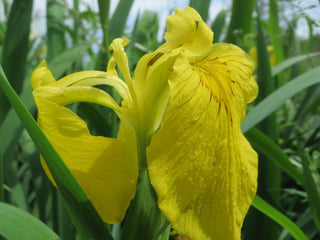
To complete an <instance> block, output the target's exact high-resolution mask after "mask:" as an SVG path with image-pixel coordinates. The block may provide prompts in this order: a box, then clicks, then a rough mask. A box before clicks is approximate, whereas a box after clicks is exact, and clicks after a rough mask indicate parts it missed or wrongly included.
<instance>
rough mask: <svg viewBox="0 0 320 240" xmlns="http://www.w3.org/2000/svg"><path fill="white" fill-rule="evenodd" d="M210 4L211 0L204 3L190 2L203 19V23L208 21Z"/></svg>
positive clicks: (196, 0)
mask: <svg viewBox="0 0 320 240" xmlns="http://www.w3.org/2000/svg"><path fill="white" fill-rule="evenodd" d="M210 2H211V1H210V0H202V1H198V0H190V1H189V6H190V7H193V8H194V9H196V10H197V12H198V13H199V14H200V16H201V17H202V19H203V21H205V22H206V21H207V20H208V14H209V7H210Z"/></svg>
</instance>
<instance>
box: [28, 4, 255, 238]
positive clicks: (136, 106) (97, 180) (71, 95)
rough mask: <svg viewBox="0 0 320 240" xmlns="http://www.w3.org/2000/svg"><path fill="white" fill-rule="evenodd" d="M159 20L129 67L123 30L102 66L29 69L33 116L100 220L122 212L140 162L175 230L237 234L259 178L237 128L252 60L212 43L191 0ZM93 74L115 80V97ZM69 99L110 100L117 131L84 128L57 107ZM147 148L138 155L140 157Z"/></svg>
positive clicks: (249, 89)
mask: <svg viewBox="0 0 320 240" xmlns="http://www.w3.org/2000/svg"><path fill="white" fill-rule="evenodd" d="M167 26H168V30H167V32H166V34H165V39H166V43H164V44H163V45H162V46H160V47H159V48H158V49H157V50H156V51H155V52H153V53H150V54H147V55H145V56H144V57H142V58H141V59H140V61H139V62H138V64H137V67H136V69H135V72H134V74H133V76H131V75H130V71H129V68H128V59H127V56H126V54H125V51H124V46H125V45H126V44H127V40H123V39H115V40H114V42H113V43H112V44H111V46H110V49H111V50H113V58H111V60H110V62H109V65H108V70H107V72H106V73H103V72H97V71H85V72H81V73H75V74H71V75H69V76H67V77H65V78H64V79H61V80H59V81H57V82H56V81H55V80H54V79H53V77H52V76H51V74H50V72H49V70H48V69H47V68H46V66H45V64H42V65H40V66H39V68H38V69H37V70H36V71H35V73H34V75H33V76H32V83H33V86H34V88H35V91H34V97H35V100H36V104H37V106H38V108H39V117H38V122H39V124H40V126H41V127H42V129H43V130H44V132H45V133H46V134H47V136H48V138H49V139H50V141H52V143H53V145H54V146H55V147H56V148H57V151H58V152H59V154H60V155H61V156H62V158H63V159H64V160H65V162H66V164H67V165H68V166H69V168H70V169H71V171H72V172H73V173H74V175H75V177H76V178H77V179H78V181H79V182H80V184H81V185H82V186H83V188H84V190H85V191H86V192H87V195H88V196H89V198H90V199H91V201H92V202H93V204H94V206H95V207H96V208H97V210H98V212H99V213H100V214H101V216H102V218H103V219H104V220H105V221H106V222H108V223H114V222H115V221H121V220H122V219H123V217H124V214H125V212H126V210H127V208H128V206H129V203H130V200H131V199H132V198H133V196H134V193H135V185H136V181H137V177H138V176H137V174H138V168H139V169H140V172H142V171H143V170H144V169H146V168H147V170H148V172H149V176H150V181H151V184H152V186H153V188H154V190H155V192H156V194H157V198H158V205H159V207H160V209H161V211H162V213H163V214H164V215H165V216H166V218H167V219H168V220H169V221H170V223H171V224H172V227H173V228H174V230H175V231H176V232H178V233H179V234H180V235H182V236H185V237H188V238H190V239H200V240H206V239H214V240H220V239H228V240H239V239H240V230H241V226H242V223H243V219H244V217H245V215H246V213H247V211H248V208H249V206H250V204H251V202H252V199H253V198H254V196H255V193H256V187H257V154H256V153H255V152H254V150H253V149H252V148H251V146H250V145H249V143H248V142H247V140H246V139H245V138H244V136H243V135H242V133H241V130H240V124H241V122H242V120H243V119H244V116H245V113H246V104H247V103H249V102H251V101H253V100H254V99H255V97H256V95H257V90H258V89H257V84H256V83H255V81H254V80H253V77H252V72H253V70H254V64H253V61H252V60H251V58H250V57H249V56H248V55H247V54H246V53H245V52H244V51H242V50H241V49H240V48H238V47H236V46H234V45H231V44H224V43H217V44H212V41H213V32H212V31H211V30H210V29H209V28H208V27H207V26H206V24H205V23H204V22H203V21H202V19H201V17H200V15H199V14H198V13H197V12H196V11H195V10H194V9H192V8H190V7H186V9H184V10H179V9H177V10H176V12H175V14H174V15H173V16H170V17H169V18H168V21H167ZM115 65H118V67H119V69H120V71H121V72H122V75H123V76H124V78H125V81H126V83H124V82H122V81H121V80H120V79H119V78H118V75H117V73H116V71H115ZM37 72H38V74H37ZM96 84H107V85H111V86H113V87H115V88H116V90H117V91H118V92H119V94H120V95H121V96H122V98H123V101H122V103H121V105H120V106H119V105H118V104H117V103H116V102H115V101H113V100H112V98H111V97H110V96H109V95H107V94H106V93H104V92H102V91H101V90H99V89H97V88H95V87H93V85H96ZM76 101H88V102H94V103H97V104H101V105H104V106H106V107H109V108H112V109H113V110H114V111H115V112H116V113H117V114H118V116H119V118H120V120H121V123H120V131H119V134H118V138H117V139H110V138H104V137H95V136H91V135H90V133H89V131H88V129H87V126H86V124H85V122H84V121H83V120H81V119H80V118H79V117H78V116H77V115H76V114H74V113H73V112H71V111H70V110H69V109H67V108H66V107H65V105H66V104H69V103H72V102H76ZM144 146H147V147H144ZM145 151H146V152H147V155H146V156H147V159H146V161H145V159H144V158H143V159H139V158H140V157H139V156H141V153H143V152H145ZM43 165H44V167H45V163H44V162H43ZM138 165H139V166H138ZM45 168H46V167H45ZM46 172H47V173H48V174H49V176H50V173H49V172H48V170H46ZM114 206H116V207H114ZM146 231H148V230H147V229H146Z"/></svg>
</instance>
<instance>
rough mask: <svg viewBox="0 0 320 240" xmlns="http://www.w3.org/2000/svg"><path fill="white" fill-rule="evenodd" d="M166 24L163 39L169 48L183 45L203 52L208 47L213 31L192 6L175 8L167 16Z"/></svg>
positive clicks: (190, 49) (191, 49)
mask: <svg viewBox="0 0 320 240" xmlns="http://www.w3.org/2000/svg"><path fill="white" fill-rule="evenodd" d="M166 25H167V27H168V30H167V32H166V33H165V35H164V39H166V40H167V43H168V44H169V45H170V46H171V48H177V47H180V46H181V45H183V47H185V48H187V49H189V51H195V52H205V51H207V50H208V49H210V47H211V44H212V41H213V32H212V31H211V30H210V28H209V27H208V26H207V25H206V24H205V23H204V22H203V20H202V19H201V17H200V15H199V13H197V11H196V10H194V9H193V8H191V7H186V8H185V9H184V10H180V9H175V14H174V15H172V16H169V17H168V21H167V22H166Z"/></svg>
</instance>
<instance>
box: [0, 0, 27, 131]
mask: <svg viewBox="0 0 320 240" xmlns="http://www.w3.org/2000/svg"><path fill="white" fill-rule="evenodd" d="M32 2H33V1H32V0H15V1H14V2H13V4H12V6H11V11H10V14H9V19H8V24H7V30H6V35H5V39H4V42H3V46H2V55H1V65H2V66H3V70H4V72H5V73H6V75H7V76H8V78H9V79H10V81H11V84H12V86H13V88H14V89H15V91H17V92H18V93H19V94H20V91H21V89H22V85H23V79H24V74H25V68H26V61H27V53H28V42H29V32H30V22H31V13H32ZM9 108H10V105H9V103H8V101H7V99H6V97H5V95H4V94H3V92H2V91H1V90H0V125H1V123H2V121H3V120H4V118H5V116H6V114H7V112H8V110H9Z"/></svg>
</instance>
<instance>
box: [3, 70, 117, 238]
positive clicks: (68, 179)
mask: <svg viewBox="0 0 320 240" xmlns="http://www.w3.org/2000/svg"><path fill="white" fill-rule="evenodd" d="M0 88H1V89H2V90H3V92H4V93H5V94H6V96H7V98H8V100H9V102H10V103H11V105H12V107H13V108H14V109H15V111H16V113H17V115H18V116H19V118H20V120H21V121H22V123H23V125H24V127H25V128H26V130H27V131H28V133H29V135H30V136H31V138H32V140H33V141H34V143H35V144H36V146H37V148H38V149H39V151H40V153H41V154H42V156H43V157H44V159H45V160H46V163H47V165H48V167H49V170H50V172H51V173H52V175H53V177H54V180H55V181H56V183H57V185H58V188H59V191H60V192H61V194H62V196H63V198H64V201H65V204H66V207H67V209H68V210H69V213H70V215H71V218H72V220H73V222H74V223H75V225H76V227H77V229H78V231H79V232H80V234H81V235H82V237H83V238H84V239H112V237H111V236H110V235H109V233H108V232H107V229H106V228H105V226H104V223H103V221H102V220H101V218H100V216H99V215H98V213H97V211H96V210H95V208H94V207H93V205H92V203H91V202H90V200H89V199H88V196H87V195H86V194H85V192H84V191H83V189H82V188H81V186H80V185H79V183H78V182H77V180H76V179H75V178H74V176H73V175H72V173H71V172H70V170H69V169H68V168H67V166H66V165H65V163H64V162H63V160H62V159H61V157H60V156H59V154H58V153H57V152H56V150H55V149H54V148H53V146H52V145H51V143H50V142H49V141H48V139H47V138H46V136H45V135H44V133H43V132H42V131H41V129H40V128H39V126H38V124H37V123H36V122H35V120H34V119H33V117H32V116H31V115H30V113H29V112H28V111H27V110H26V108H25V106H24V105H23V104H22V102H21V101H20V99H19V98H18V96H17V95H16V93H15V92H14V90H13V89H12V87H11V86H10V84H9V82H8V80H7V79H6V76H5V74H4V73H3V70H2V68H1V67H0Z"/></svg>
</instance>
